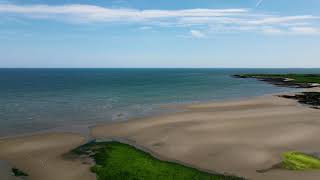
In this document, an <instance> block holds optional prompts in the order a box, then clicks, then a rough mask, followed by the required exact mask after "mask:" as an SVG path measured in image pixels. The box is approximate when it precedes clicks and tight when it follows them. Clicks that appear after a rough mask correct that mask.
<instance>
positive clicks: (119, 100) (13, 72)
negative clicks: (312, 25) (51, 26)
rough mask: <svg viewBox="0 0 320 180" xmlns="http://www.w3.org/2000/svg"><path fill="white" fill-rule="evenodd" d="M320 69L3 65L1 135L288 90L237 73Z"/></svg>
mask: <svg viewBox="0 0 320 180" xmlns="http://www.w3.org/2000/svg"><path fill="white" fill-rule="evenodd" d="M289 72H290V73H320V69H0V136H6V135H15V134H21V133H30V132H36V131H39V130H43V129H51V128H59V127H64V126H70V125H71V124H79V125H81V124H84V125H85V124H95V123H100V122H110V121H120V120H127V119H130V118H135V117H142V116H148V115H153V114H159V113H164V112H167V111H166V110H165V109H163V108H161V106H162V105H166V104H175V103H190V102H202V101H213V100H224V99H232V98H242V97H249V96H259V95H263V94H268V93H276V92H283V91H287V90H288V89H287V88H279V87H275V86H273V85H270V84H266V83H263V82H259V81H256V80H253V79H236V78H232V77H231V75H232V74H236V73H289Z"/></svg>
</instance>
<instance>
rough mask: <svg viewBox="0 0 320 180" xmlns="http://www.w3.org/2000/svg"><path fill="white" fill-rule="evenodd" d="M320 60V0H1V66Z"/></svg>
mask: <svg viewBox="0 0 320 180" xmlns="http://www.w3.org/2000/svg"><path fill="white" fill-rule="evenodd" d="M42 67H43V68H95V67H99V68H148V67H150V68H179V67H180V68H320V1H319V0H158V1H151V0H77V1H76V0H0V68H42Z"/></svg>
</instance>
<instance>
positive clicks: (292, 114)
mask: <svg viewBox="0 0 320 180" xmlns="http://www.w3.org/2000/svg"><path fill="white" fill-rule="evenodd" d="M310 90H311V89H308V91H310ZM314 90H315V91H319V89H314ZM302 91H303V90H302ZM290 93H291V92H290ZM281 94H284V93H281ZM285 94H288V93H285ZM182 107H183V108H185V109H186V111H183V112H177V113H172V114H166V115H160V116H154V117H147V118H143V119H137V120H132V121H126V122H117V123H107V124H104V125H103V124H98V125H96V126H94V127H91V128H90V131H91V132H90V134H91V135H90V137H91V138H97V139H104V138H117V139H127V140H128V141H130V142H134V144H136V145H137V146H139V147H143V148H144V149H147V150H150V152H154V153H155V154H158V155H159V156H160V157H164V159H167V160H173V161H177V162H183V163H185V164H188V165H192V166H193V167H196V168H199V169H207V170H209V171H212V172H219V173H227V174H234V175H238V176H243V177H246V178H249V179H283V178H284V177H290V179H301V178H307V179H316V178H317V177H318V176H319V175H320V173H319V172H315V171H311V172H291V171H284V170H273V171H270V172H267V173H263V174H261V173H257V172H256V170H260V169H265V168H269V167H271V166H272V165H274V164H276V163H278V162H279V161H280V160H281V153H282V152H284V151H287V150H297V151H303V152H320V145H317V144H316V142H315V141H316V140H313V139H314V138H313V137H316V136H317V135H320V128H317V127H316V126H314V125H315V124H317V123H320V120H317V119H318V118H317V117H319V115H320V111H319V110H315V109H311V108H309V107H307V106H304V105H301V106H300V105H298V103H297V102H296V101H295V100H290V99H285V98H280V97H276V96H275V95H264V96H260V97H254V98H246V99H241V100H227V101H219V102H212V103H198V104H190V105H183V106H182ZM85 142H86V138H85V137H84V136H83V135H81V134H76V133H44V134H35V135H27V136H18V137H11V138H5V139H3V138H2V139H0V159H1V160H6V161H8V162H9V163H10V164H13V165H14V166H17V167H18V168H21V169H22V170H24V171H26V172H28V174H30V179H35V180H37V179H44V178H45V179H49V180H50V179H57V178H58V179H62V180H63V179H68V180H72V179H80V178H79V177H80V176H81V177H83V178H82V179H94V175H93V174H92V173H90V171H89V168H90V164H83V162H81V161H79V160H66V159H64V158H63V157H62V156H63V155H64V154H65V153H67V152H68V151H70V150H71V149H73V148H75V147H77V146H79V145H81V144H83V143H85ZM26 155H28V156H26ZM27 157H29V158H27ZM41 162H45V164H48V166H47V168H41V167H42V164H43V163H41ZM74 167H77V168H74ZM43 169H46V170H43Z"/></svg>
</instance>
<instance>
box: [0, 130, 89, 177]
mask: <svg viewBox="0 0 320 180" xmlns="http://www.w3.org/2000/svg"><path fill="white" fill-rule="evenodd" d="M83 143H85V138H84V137H82V136H80V135H77V134H71V133H47V134H40V135H32V136H25V137H16V138H9V139H2V140H0V159H2V160H6V161H8V162H10V164H12V165H14V166H15V167H17V168H19V169H21V170H23V171H25V172H27V173H28V174H29V175H30V176H29V177H28V179H31V180H44V179H45V180H94V179H95V175H94V174H92V173H90V170H89V168H90V166H89V165H85V164H82V163H81V162H80V161H79V160H66V159H64V158H63V157H62V155H63V154H64V153H66V152H69V151H70V150H71V149H73V148H75V147H77V146H79V145H81V144H83Z"/></svg>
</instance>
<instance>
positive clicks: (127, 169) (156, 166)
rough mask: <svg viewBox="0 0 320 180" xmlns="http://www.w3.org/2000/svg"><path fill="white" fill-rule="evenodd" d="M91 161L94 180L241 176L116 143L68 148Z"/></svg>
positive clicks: (220, 179)
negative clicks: (182, 163)
mask: <svg viewBox="0 0 320 180" xmlns="http://www.w3.org/2000/svg"><path fill="white" fill-rule="evenodd" d="M72 152H73V153H74V154H77V155H81V156H83V155H87V156H88V157H91V158H93V159H94V161H95V165H94V166H92V168H91V170H92V172H94V173H96V175H97V179H98V180H107V179H113V180H117V179H119V180H120V179H121V180H123V179H126V180H127V179H128V180H131V179H132V180H133V179H135V180H200V179H201V180H242V179H243V178H240V177H235V176H230V175H224V174H213V173H208V172H203V171H200V170H198V169H195V168H191V167H187V166H184V165H181V164H178V163H173V162H167V161H162V160H159V159H157V158H155V157H153V156H152V155H151V154H149V153H146V152H144V151H142V150H139V149H137V148H135V147H133V146H131V145H128V144H123V143H119V142H91V143H88V144H85V145H83V146H80V147H78V148H77V149H75V150H73V151H72Z"/></svg>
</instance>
